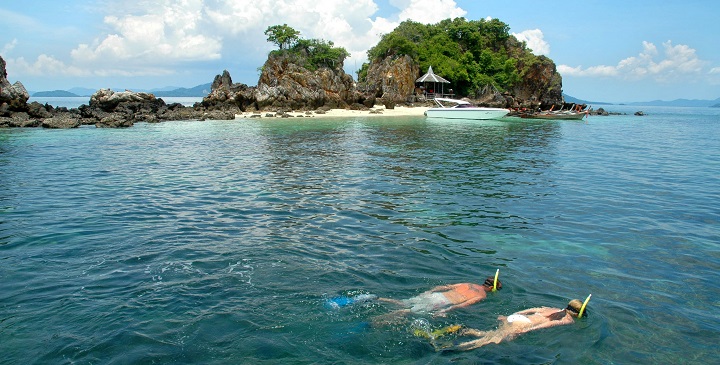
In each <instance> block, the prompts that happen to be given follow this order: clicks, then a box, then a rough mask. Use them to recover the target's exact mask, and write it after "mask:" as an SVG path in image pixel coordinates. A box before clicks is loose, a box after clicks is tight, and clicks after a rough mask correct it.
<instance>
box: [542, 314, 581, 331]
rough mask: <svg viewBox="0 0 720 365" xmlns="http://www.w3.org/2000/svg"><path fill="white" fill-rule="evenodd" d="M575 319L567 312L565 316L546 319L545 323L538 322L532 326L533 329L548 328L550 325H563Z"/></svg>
mask: <svg viewBox="0 0 720 365" xmlns="http://www.w3.org/2000/svg"><path fill="white" fill-rule="evenodd" d="M574 322H575V321H574V320H573V319H572V317H571V316H570V315H569V314H566V315H565V317H563V318H561V319H557V320H552V321H547V322H545V323H541V324H538V325H536V326H533V327H532V329H533V330H537V329H541V328H550V327H556V326H563V325H566V324H571V323H574Z"/></svg>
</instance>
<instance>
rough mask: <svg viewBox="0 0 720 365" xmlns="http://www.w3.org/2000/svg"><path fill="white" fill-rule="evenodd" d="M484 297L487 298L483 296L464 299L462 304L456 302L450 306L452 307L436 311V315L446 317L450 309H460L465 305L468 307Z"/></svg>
mask: <svg viewBox="0 0 720 365" xmlns="http://www.w3.org/2000/svg"><path fill="white" fill-rule="evenodd" d="M483 299H485V298H484V297H482V298H473V299H470V300H466V301H464V302H462V303H460V304H455V305H453V306H450V307H447V308H445V309H442V310H439V311H437V312H436V313H435V316H437V317H445V314H446V313H447V312H448V311H451V310H454V309H459V308H464V307H467V306H469V305H473V304H475V303H477V302H479V301H481V300H483Z"/></svg>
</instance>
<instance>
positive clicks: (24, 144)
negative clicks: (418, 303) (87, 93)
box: [0, 107, 720, 364]
mask: <svg viewBox="0 0 720 365" xmlns="http://www.w3.org/2000/svg"><path fill="white" fill-rule="evenodd" d="M622 108H623V107H617V108H609V109H613V110H618V109H620V111H627V112H628V113H630V114H632V112H634V111H635V109H638V108H637V107H633V109H628V110H622ZM626 108H629V107H626ZM644 111H645V112H646V113H648V114H649V115H648V116H645V117H635V116H632V115H627V116H608V117H591V118H590V119H589V121H587V122H576V121H564V122H548V121H539V122H528V121H526V120H519V119H515V120H513V119H511V120H507V121H500V122H495V121H491V122H483V123H463V122H452V123H447V124H445V123H437V122H429V121H425V119H424V118H394V119H342V120H327V119H319V118H318V119H303V120H302V121H300V120H242V121H240V120H238V121H212V122H168V123H160V124H145V123H138V124H136V125H135V126H134V127H133V128H129V129H96V128H93V127H82V128H79V129H73V130H44V129H0V353H2V354H3V355H2V358H3V361H2V362H3V363H8V364H16V363H17V364H19V363H37V364H64V363H68V364H70V363H81V364H88V363H92V364H97V363H101V364H107V363H112V364H130V363H133V364H134V363H203V364H229V363H267V364H271V363H272V364H274V363H283V364H310V363H313V364H314V363H320V364H325V363H333V364H336V363H399V364H403V363H407V364H414V363H423V364H425V363H432V364H445V363H448V364H449V363H453V364H455V363H461V364H465V363H467V364H470V363H506V364H548V363H557V364H575V363H591V364H630V363H663V364H672V363H684V364H706V363H712V362H714V361H716V352H715V346H716V342H717V334H718V332H720V315H719V314H718V313H717V309H718V307H719V305H720V302H719V301H718V294H720V275H719V274H718V272H719V270H720V246H719V241H720V240H719V238H720V228H719V227H720V190H719V189H720V188H719V187H720V140H719V139H718V136H720V110H718V109H699V108H698V109H695V108H675V109H672V108H645V109H644ZM497 268H499V269H500V272H501V279H502V280H503V283H504V289H503V290H501V291H500V292H498V293H495V294H491V295H490V296H489V298H488V299H487V300H486V301H484V302H482V303H479V304H476V305H474V306H472V307H470V308H466V309H461V310H457V311H455V312H451V313H450V314H449V315H448V316H447V317H445V318H433V317H423V316H422V315H416V316H413V317H411V318H409V320H415V319H426V320H427V321H429V322H430V325H431V326H433V327H439V326H444V325H448V324H454V323H461V324H464V325H466V326H469V327H473V328H478V329H492V328H493V327H494V326H495V323H496V322H495V317H496V316H497V315H500V314H509V313H512V312H514V311H517V310H520V309H524V308H528V307H532V306H555V307H562V306H565V305H566V303H567V302H568V300H569V299H572V298H579V299H584V298H585V297H586V296H587V295H588V294H589V293H592V295H593V299H592V300H591V302H590V306H589V308H590V316H589V317H588V318H586V319H583V320H580V321H578V322H577V323H575V324H573V325H570V326H565V327H556V328H551V329H547V330H542V331H536V332H533V333H530V334H526V335H524V336H521V337H519V338H517V339H516V340H514V341H512V342H507V343H502V344H499V345H489V346H486V347H483V348H480V349H477V350H473V351H470V352H463V353H457V352H455V353H452V352H451V353H436V352H435V351H434V350H433V348H432V347H431V346H430V345H429V344H428V343H427V341H426V340H424V339H422V338H418V337H415V336H413V334H412V333H411V331H410V323H409V322H406V323H403V322H400V323H397V324H394V325H390V326H384V327H377V326H366V325H364V323H365V322H367V321H369V320H371V319H372V318H373V317H375V316H378V315H382V314H385V313H388V312H390V311H391V310H392V309H393V308H392V307H389V306H388V305H385V304H378V303H366V304H364V305H356V306H351V307H348V308H343V309H340V310H327V309H325V308H324V307H323V305H322V304H323V300H324V299H326V298H328V297H331V296H334V295H338V294H359V293H373V294H376V295H380V296H384V297H392V298H398V299H400V298H407V297H410V296H413V295H415V294H417V293H419V292H422V291H424V290H427V289H429V288H431V287H433V286H435V285H439V284H448V283H456V282H467V281H482V279H483V278H484V277H486V276H488V275H492V274H493V273H494V272H495V270H496V269H497ZM450 340H452V338H450Z"/></svg>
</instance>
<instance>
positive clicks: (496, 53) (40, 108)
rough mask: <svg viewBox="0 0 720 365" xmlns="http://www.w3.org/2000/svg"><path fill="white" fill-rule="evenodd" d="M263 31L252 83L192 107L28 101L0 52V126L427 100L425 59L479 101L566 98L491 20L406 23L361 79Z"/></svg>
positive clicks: (107, 100) (123, 95)
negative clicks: (264, 55)
mask: <svg viewBox="0 0 720 365" xmlns="http://www.w3.org/2000/svg"><path fill="white" fill-rule="evenodd" d="M265 34H266V35H268V41H270V42H273V43H275V44H277V45H278V46H279V49H278V50H275V51H272V52H270V54H269V55H268V59H267V61H266V62H265V64H264V65H263V66H262V69H261V74H260V78H259V80H258V83H257V86H248V85H245V84H242V83H233V81H232V78H231V76H230V73H229V72H228V71H227V70H225V71H223V72H222V74H220V75H217V76H216V77H215V79H214V80H213V83H212V87H211V91H210V93H209V94H208V95H207V96H206V97H204V98H203V100H202V102H199V103H196V104H195V105H193V106H192V107H186V106H183V105H182V104H166V103H165V101H164V100H163V99H162V98H157V97H155V95H153V94H150V93H143V92H133V91H130V90H126V91H123V92H115V91H112V90H110V89H101V90H98V91H97V92H95V93H94V94H93V95H92V96H91V97H90V100H89V103H88V104H87V105H81V106H80V107H79V108H72V109H67V108H62V107H59V108H56V107H53V106H52V105H48V104H45V105H43V104H40V103H38V102H32V103H29V104H28V103H27V101H28V99H29V94H28V92H27V91H26V89H25V87H24V86H23V85H22V83H20V82H19V81H18V82H15V83H14V84H11V83H10V82H9V81H8V79H7V72H6V68H5V61H4V60H3V59H2V57H0V127H44V128H75V127H79V126H81V125H95V126H96V127H99V128H103V127H109V128H123V127H130V126H132V125H133V124H134V123H135V122H148V123H156V122H163V121H171V120H206V119H218V120H232V119H235V117H236V115H240V114H241V113H247V112H255V113H258V114H257V116H260V114H259V113H260V112H264V113H266V114H265V115H266V116H277V117H280V116H288V112H290V111H303V112H306V113H323V112H324V111H327V110H329V109H350V110H370V108H373V107H374V106H375V105H376V104H382V105H383V106H384V107H385V108H386V109H392V108H394V107H395V106H396V105H401V106H402V105H408V106H415V105H420V106H422V105H429V104H426V103H428V101H427V99H426V98H424V96H425V95H426V94H427V91H428V90H427V89H424V88H422V87H421V86H419V85H418V84H417V83H416V80H417V78H418V77H419V76H420V75H421V72H422V71H424V70H426V69H428V68H430V67H436V69H437V70H440V71H441V72H442V73H443V75H445V76H446V77H448V78H449V79H451V80H453V81H452V84H451V86H452V87H453V88H454V89H455V90H454V96H455V97H460V96H461V97H465V98H467V99H470V100H471V101H473V102H475V103H477V104H479V105H484V106H494V107H503V108H511V109H522V108H528V109H533V110H534V109H537V108H543V109H545V108H549V107H551V106H557V107H562V106H563V105H564V101H563V97H562V77H561V75H560V74H559V73H558V72H557V70H556V67H555V64H554V62H553V61H552V60H551V59H549V58H547V57H545V56H535V55H533V54H532V52H531V51H530V50H529V49H528V48H527V47H526V45H525V44H524V43H522V42H519V41H518V40H517V39H516V38H515V37H514V36H512V35H510V34H509V27H508V26H507V25H506V24H504V23H502V22H500V21H499V20H497V19H493V20H489V21H486V20H479V21H467V20H465V19H462V18H458V19H455V20H450V19H448V20H444V21H442V22H440V23H438V24H435V25H425V24H420V23H416V22H412V21H406V22H403V23H402V24H400V26H398V28H396V29H395V30H394V31H393V32H391V33H389V34H386V35H385V36H383V37H382V39H381V41H380V42H379V43H378V45H377V46H375V47H373V48H372V49H370V50H369V51H368V58H369V63H367V64H365V65H363V67H362V68H361V70H360V71H359V72H358V78H359V80H358V82H355V80H354V79H353V78H352V76H350V75H348V74H346V73H345V71H344V70H343V65H344V61H345V58H346V57H347V56H348V53H347V51H345V49H343V48H341V47H335V46H334V44H333V43H332V42H329V41H324V40H316V39H310V40H306V39H301V38H299V37H298V35H299V32H297V31H295V30H294V29H292V28H290V27H288V26H287V25H282V26H273V27H269V28H268V30H266V32H265Z"/></svg>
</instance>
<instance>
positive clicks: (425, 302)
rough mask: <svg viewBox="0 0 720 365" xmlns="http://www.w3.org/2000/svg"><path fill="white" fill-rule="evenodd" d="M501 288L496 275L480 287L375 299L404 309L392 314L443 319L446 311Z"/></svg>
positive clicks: (466, 285) (438, 289) (468, 285)
mask: <svg viewBox="0 0 720 365" xmlns="http://www.w3.org/2000/svg"><path fill="white" fill-rule="evenodd" d="M501 288H502V283H500V281H499V280H498V279H497V274H496V276H495V277H494V278H493V277H492V276H490V277H488V278H487V279H486V280H485V282H484V283H483V284H482V285H478V284H472V283H460V284H450V285H441V286H436V287H434V288H432V289H430V290H428V291H426V292H423V293H421V294H420V295H417V296H415V297H412V298H409V299H402V300H397V299H389V298H377V300H379V301H382V302H387V303H392V304H396V305H399V306H402V307H404V309H401V310H398V311H396V312H393V313H394V314H405V313H432V314H433V315H434V316H439V317H443V316H445V314H446V313H447V312H448V311H451V310H453V309H458V308H463V307H467V306H469V305H472V304H475V303H478V302H480V301H482V300H483V299H485V298H486V297H487V292H491V291H495V290H498V289H501Z"/></svg>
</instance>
